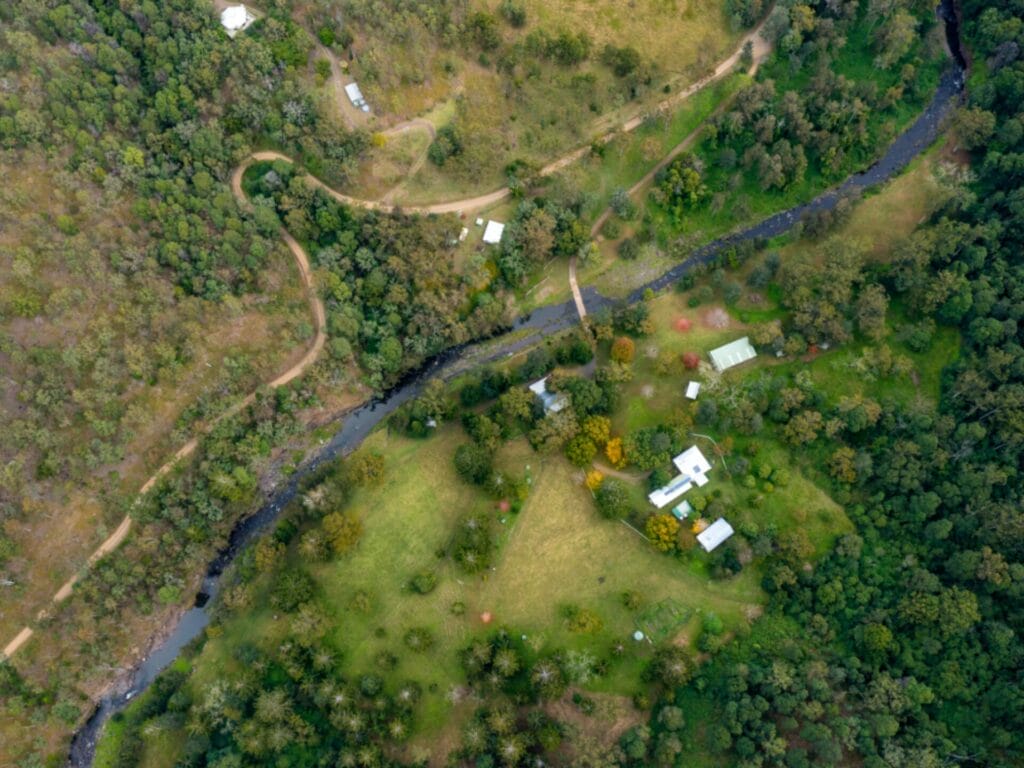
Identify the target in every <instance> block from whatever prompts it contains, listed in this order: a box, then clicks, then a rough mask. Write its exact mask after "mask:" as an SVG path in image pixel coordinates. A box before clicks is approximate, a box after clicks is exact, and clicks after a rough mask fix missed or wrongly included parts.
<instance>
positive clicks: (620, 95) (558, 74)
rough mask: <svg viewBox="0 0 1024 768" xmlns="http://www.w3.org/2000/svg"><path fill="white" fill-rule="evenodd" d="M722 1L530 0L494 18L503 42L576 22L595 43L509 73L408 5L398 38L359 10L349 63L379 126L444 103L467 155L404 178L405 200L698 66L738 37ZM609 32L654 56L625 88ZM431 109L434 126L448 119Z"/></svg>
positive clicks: (652, 94)
mask: <svg viewBox="0 0 1024 768" xmlns="http://www.w3.org/2000/svg"><path fill="white" fill-rule="evenodd" d="M471 6H473V7H471V8H469V9H467V13H471V12H475V11H477V10H486V11H488V12H491V13H493V12H494V8H493V5H492V4H489V3H483V2H474V3H472V4H471ZM723 9H724V3H721V2H718V1H717V0H716V2H713V3H712V4H711V7H706V6H702V7H700V8H698V7H697V5H696V4H695V3H694V2H692V0H689V1H687V2H675V1H673V2H668V3H666V2H661V1H660V0H645V1H644V2H638V3H632V4H630V7H628V8H627V7H625V6H623V4H622V3H620V2H618V1H617V0H590V1H589V2H566V3H543V2H537V1H535V0H531V1H530V2H527V3H526V10H527V24H526V26H525V27H524V28H522V29H513V28H512V27H510V26H508V25H507V24H506V23H505V22H504V21H499V27H498V28H499V32H500V36H501V38H502V40H503V46H505V47H506V48H507V47H509V46H512V45H513V44H519V43H521V41H522V40H523V39H524V38H525V36H526V35H528V34H530V33H531V32H533V31H535V30H543V31H545V32H547V33H548V34H551V35H555V34H558V33H559V32H560V31H563V30H571V31H573V32H577V31H584V32H586V33H587V34H588V35H589V36H590V39H591V41H592V45H591V54H590V57H589V59H588V60H587V61H585V62H583V63H582V64H579V65H576V66H572V67H562V66H558V65H556V64H553V63H551V62H549V61H546V60H544V59H542V58H538V57H536V56H533V55H529V54H528V55H525V57H520V60H519V63H518V64H516V65H515V69H514V72H512V73H499V72H498V70H497V67H496V66H495V64H494V61H493V60H495V55H494V54H491V55H486V56H485V55H481V54H480V52H479V50H478V49H477V48H475V47H474V46H471V45H467V44H464V43H463V42H459V43H458V44H456V45H454V46H452V45H449V46H446V47H443V48H442V47H441V46H439V45H438V40H437V39H435V38H434V36H433V35H432V34H431V33H430V32H428V31H427V29H426V28H425V27H422V26H421V25H420V23H419V22H418V21H417V20H416V19H415V18H413V15H412V14H407V15H406V16H407V17H408V18H406V17H403V20H402V28H403V37H402V39H401V40H398V39H391V38H389V37H388V29H389V28H390V27H389V25H387V24H380V23H371V22H370V21H369V19H360V18H359V17H358V16H359V15H358V14H356V17H354V18H350V19H348V20H347V21H348V23H349V24H351V28H352V30H353V31H354V33H355V37H356V45H355V47H356V49H357V50H358V52H359V55H358V56H357V57H356V59H355V61H354V62H353V63H352V66H351V74H352V75H353V76H354V77H355V78H356V79H357V80H358V81H359V82H360V84H361V87H362V88H363V90H364V92H365V93H366V94H367V99H368V100H369V101H370V102H371V103H372V104H373V105H374V109H375V112H376V113H377V114H379V115H380V118H381V120H380V122H381V124H382V125H386V124H389V123H394V122H395V121H397V120H399V119H408V118H410V117H414V116H416V115H422V114H424V113H428V112H431V111H432V110H437V109H438V108H439V107H443V108H444V109H446V110H451V112H452V113H453V114H452V115H451V117H454V119H455V121H456V123H457V124H458V125H459V126H460V130H461V133H462V134H463V135H464V137H465V140H466V142H467V146H466V148H465V155H466V157H465V159H464V160H462V161H459V162H450V163H448V164H446V165H445V166H444V167H443V168H437V167H436V166H433V165H432V164H428V165H426V166H424V168H423V169H422V170H421V171H420V172H419V173H418V174H416V175H415V177H414V178H412V179H411V180H410V181H409V183H408V185H407V186H406V187H405V188H404V189H403V191H402V195H401V201H402V202H404V203H407V204H412V203H422V202H425V201H428V200H429V201H436V200H438V199H445V198H454V197H459V196H462V195H466V194H472V193H479V192H484V191H489V190H490V189H493V188H495V187H497V186H499V185H500V184H501V183H502V182H503V181H504V168H505V166H506V165H507V164H508V163H509V162H511V161H512V160H525V161H526V162H527V163H530V164H533V165H535V166H537V167H540V166H542V165H544V164H545V163H547V162H548V161H550V160H552V159H553V158H555V157H557V156H558V155H560V154H562V153H564V152H565V151H567V150H569V149H571V148H573V147H576V146H579V145H580V144H585V143H587V142H588V141H590V140H591V139H592V138H594V137H595V136H598V135H601V134H603V133H605V132H607V131H608V130H611V129H613V128H614V127H615V126H616V125H619V124H621V123H622V122H623V121H624V120H625V119H626V118H628V117H630V116H632V115H634V114H636V113H637V112H638V111H640V110H642V109H644V107H645V106H650V105H653V104H654V103H655V102H657V101H658V100H659V99H660V98H663V97H664V94H665V93H668V92H671V91H673V90H678V89H679V88H682V87H684V86H685V85H686V84H687V83H690V82H693V81H694V80H696V79H698V78H699V77H701V76H702V75H704V74H706V73H707V72H708V71H709V70H710V69H712V68H713V66H714V64H715V63H717V62H718V61H720V60H721V59H722V58H724V57H725V56H726V55H728V53H729V52H731V50H732V48H733V46H735V44H736V39H737V38H738V34H737V33H736V32H735V31H733V30H731V29H730V27H729V22H728V19H727V18H726V14H725V12H724V10H723ZM606 43H612V44H614V45H617V46H632V47H634V48H636V49H637V50H638V51H640V52H641V54H642V56H643V57H644V59H645V61H647V62H648V63H649V64H650V66H651V67H652V72H653V78H652V80H651V82H650V83H649V84H644V85H642V86H641V87H640V89H639V92H638V93H635V94H632V95H630V94H629V93H628V92H627V89H626V88H625V86H624V85H623V81H621V80H619V79H617V78H616V77H615V76H614V75H613V74H612V73H611V71H610V70H609V68H608V67H607V66H605V65H604V64H602V63H600V61H599V58H600V51H601V49H602V48H603V47H604V45H605V44H606ZM506 48H503V49H502V50H505V49H506ZM437 117H438V118H439V119H438V120H437V121H436V122H437V124H438V125H440V124H443V122H449V120H450V119H451V117H449V116H448V115H444V114H439V115H437ZM442 121H443V122H442Z"/></svg>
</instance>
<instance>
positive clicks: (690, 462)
mask: <svg viewBox="0 0 1024 768" xmlns="http://www.w3.org/2000/svg"><path fill="white" fill-rule="evenodd" d="M672 463H673V464H675V465H676V469H678V470H679V471H680V472H681V473H682V474H684V475H687V476H689V478H690V479H691V480H693V483H694V485H696V486H697V487H698V488H700V487H703V486H705V485H707V482H708V472H710V471H711V462H710V461H708V460H707V458H705V456H704V454H703V453H701V451H700V448H698V447H697V446H696V445H691V446H690V447H689V448H687V449H686V450H685V451H683V452H682V453H680V454H679V455H678V456H676V457H675V458H674V459H672Z"/></svg>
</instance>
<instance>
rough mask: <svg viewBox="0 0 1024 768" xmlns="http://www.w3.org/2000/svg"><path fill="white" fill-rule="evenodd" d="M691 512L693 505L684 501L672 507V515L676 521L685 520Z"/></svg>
mask: <svg viewBox="0 0 1024 768" xmlns="http://www.w3.org/2000/svg"><path fill="white" fill-rule="evenodd" d="M691 512H693V505H692V504H691V503H690V502H688V501H685V500H684V501H681V502H679V503H678V504H676V505H675V506H674V507H672V514H673V515H674V516H675V518H676V519H677V520H685V519H686V518H688V517H689V516H690V513H691Z"/></svg>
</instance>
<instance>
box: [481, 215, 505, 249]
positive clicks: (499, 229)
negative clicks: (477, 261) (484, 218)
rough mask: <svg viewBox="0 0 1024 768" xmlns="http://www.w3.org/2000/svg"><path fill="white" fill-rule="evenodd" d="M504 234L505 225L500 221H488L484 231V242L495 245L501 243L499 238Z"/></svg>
mask: <svg viewBox="0 0 1024 768" xmlns="http://www.w3.org/2000/svg"><path fill="white" fill-rule="evenodd" d="M504 232H505V225H504V224H502V223H501V222H500V221H488V222H487V228H486V229H484V242H485V243H490V244H491V245H497V244H498V243H500V242H501V236H502V234H503V233H504Z"/></svg>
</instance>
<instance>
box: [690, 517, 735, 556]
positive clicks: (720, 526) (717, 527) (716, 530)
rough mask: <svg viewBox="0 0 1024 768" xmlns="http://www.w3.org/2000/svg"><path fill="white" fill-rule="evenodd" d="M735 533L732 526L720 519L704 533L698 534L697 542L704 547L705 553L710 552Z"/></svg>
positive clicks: (722, 518)
mask: <svg viewBox="0 0 1024 768" xmlns="http://www.w3.org/2000/svg"><path fill="white" fill-rule="evenodd" d="M733 533H734V531H733V529H732V526H731V525H729V523H728V522H726V519H725V518H724V517H720V518H718V519H717V520H715V522H713V523H712V524H711V525H709V526H708V527H707V528H705V529H704V530H703V531H702V532H700V533H698V534H697V541H699V542H700V545H701V546H702V547H704V551H705V552H710V551H711V550H713V549H714V548H715V547H717V546H718V545H719V544H721V543H722V542H723V541H725V540H726V539H728V538H729V537H730V536H732V535H733Z"/></svg>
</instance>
